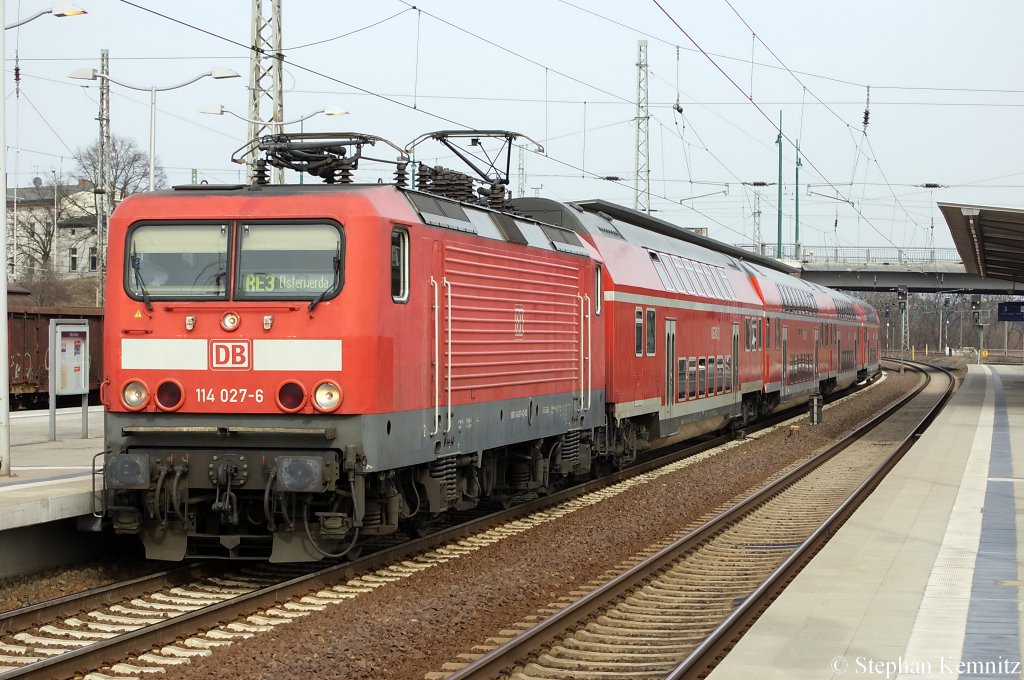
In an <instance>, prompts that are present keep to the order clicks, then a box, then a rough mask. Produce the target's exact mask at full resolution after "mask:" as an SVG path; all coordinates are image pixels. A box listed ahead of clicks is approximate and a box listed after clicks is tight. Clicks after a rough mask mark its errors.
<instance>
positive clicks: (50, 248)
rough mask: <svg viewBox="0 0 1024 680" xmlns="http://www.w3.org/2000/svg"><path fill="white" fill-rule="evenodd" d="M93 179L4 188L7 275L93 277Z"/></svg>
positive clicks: (21, 278) (96, 263)
mask: <svg viewBox="0 0 1024 680" xmlns="http://www.w3.org/2000/svg"><path fill="white" fill-rule="evenodd" d="M96 213H97V210H96V195H95V193H94V192H93V184H92V182H90V181H88V180H79V182H78V183H76V184H59V183H58V184H43V182H42V181H41V180H39V178H36V182H35V183H34V184H33V186H29V187H18V188H9V189H8V190H7V263H8V274H9V277H10V279H11V280H12V281H16V282H19V283H22V285H25V283H27V282H30V281H40V280H46V279H52V278H58V279H66V278H94V279H97V281H98V274H99V270H100V254H99V239H98V238H97V222H96Z"/></svg>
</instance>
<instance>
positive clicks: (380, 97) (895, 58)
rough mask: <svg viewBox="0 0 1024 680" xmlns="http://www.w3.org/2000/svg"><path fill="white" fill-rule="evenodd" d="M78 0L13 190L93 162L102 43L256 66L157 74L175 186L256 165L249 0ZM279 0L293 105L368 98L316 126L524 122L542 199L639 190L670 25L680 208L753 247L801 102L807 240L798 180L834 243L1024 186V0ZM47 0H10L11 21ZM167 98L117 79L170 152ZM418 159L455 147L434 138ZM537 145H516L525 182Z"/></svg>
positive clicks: (129, 129) (16, 49)
mask: <svg viewBox="0 0 1024 680" xmlns="http://www.w3.org/2000/svg"><path fill="white" fill-rule="evenodd" d="M77 4H78V5H80V6H81V7H82V8H83V9H85V10H86V11H87V12H88V14H86V15H83V16H78V17H65V18H56V17H53V16H43V17H41V18H39V19H37V20H35V21H32V22H30V23H28V24H25V25H24V26H21V27H19V28H17V29H11V30H9V31H6V32H5V46H4V53H5V65H4V95H5V105H6V108H5V110H4V111H5V120H4V122H5V134H6V149H7V157H6V159H7V162H6V168H7V173H8V177H7V184H8V186H13V185H15V184H17V185H19V186H29V185H31V183H32V178H33V177H42V178H44V179H46V180H47V181H52V177H53V176H54V173H56V175H57V176H58V177H60V178H62V179H63V180H64V181H68V182H71V181H74V180H75V179H76V178H75V177H74V165H75V163H74V161H73V159H72V155H73V153H74V151H75V150H77V149H80V148H83V147H87V146H89V145H92V144H94V143H95V142H96V138H97V135H98V129H99V128H98V123H97V120H96V119H97V115H98V96H99V90H98V86H97V83H96V82H92V81H83V80H72V79H70V78H69V77H68V75H69V74H70V73H71V72H72V71H74V70H76V69H81V68H98V67H99V56H100V51H101V50H102V49H107V50H109V53H110V75H111V77H112V78H113V79H115V80H119V81H122V82H123V83H127V84H129V85H135V86H138V87H142V88H148V87H150V86H156V87H157V88H160V87H165V86H170V85H175V84H178V83H181V82H183V81H185V80H188V79H190V78H192V77H193V76H196V75H198V74H200V73H203V72H205V71H208V70H210V69H211V68H213V67H215V66H219V67H226V68H231V69H233V70H235V71H237V72H238V73H239V74H241V77H240V78H235V79H226V80H213V79H211V78H204V79H202V80H199V81H197V82H195V83H193V84H191V85H188V86H185V87H182V88H180V89H174V90H168V91H165V92H158V93H157V96H156V102H157V115H156V136H155V146H156V158H157V163H158V164H159V165H160V166H161V167H163V168H164V171H165V172H166V174H167V177H168V180H169V182H170V183H171V184H188V183H191V182H192V177H193V172H195V175H196V177H197V178H198V179H199V180H200V181H207V182H210V183H232V182H238V181H244V168H243V166H241V165H237V164H233V163H232V162H231V160H230V159H231V155H232V153H233V152H234V151H236V150H237V149H238V148H240V147H241V146H243V145H244V144H245V142H246V137H247V134H248V125H247V123H245V122H243V121H241V120H239V119H237V118H233V117H231V116H230V115H224V116H213V115H209V114H204V113H200V109H202V108H203V107H209V106H217V105H223V106H224V107H225V108H226V109H228V110H229V111H233V112H235V113H237V114H239V115H243V116H244V115H247V101H248V100H247V87H248V83H249V77H248V73H249V69H250V61H249V50H248V48H247V45H248V44H249V42H250V35H251V31H252V16H251V12H252V8H251V3H247V2H241V1H239V0H212V1H211V0H204V1H202V2H200V1H198V0H177V1H176V2H174V3H166V2H156V1H155V0H131V1H126V0H77ZM265 4H266V5H267V6H268V7H269V0H267V2H266V3H265ZM281 4H282V29H283V30H282V32H283V40H282V42H283V46H284V50H283V51H284V54H285V59H286V64H285V68H284V79H283V80H284V89H285V93H284V112H285V113H284V117H285V120H286V121H287V120H293V119H296V118H299V117H301V116H304V115H305V114H308V113H311V112H313V111H317V110H319V109H322V108H324V107H326V106H335V107H341V108H344V109H346V110H347V111H349V115H347V116H344V117H341V118H338V117H328V116H324V115H316V116H313V117H311V118H309V119H308V120H306V121H305V122H304V123H302V129H303V130H304V131H305V132H328V131H340V130H345V131H353V132H364V133H370V134H374V135H377V136H380V137H384V138H386V139H389V140H391V141H393V142H394V143H395V144H396V145H398V146H401V147H404V146H405V145H406V144H407V143H408V142H409V141H411V140H412V139H414V138H415V137H417V136H419V135H420V134H423V133H425V132H431V131H434V130H442V129H453V128H476V129H509V130H513V131H516V132H519V133H522V134H524V135H527V136H528V137H530V138H532V139H534V140H537V141H538V142H539V143H540V144H542V145H543V146H544V153H543V154H539V153H535V152H534V151H533V150H531V151H529V152H528V153H526V154H525V165H526V177H525V181H524V182H523V187H524V189H525V192H526V193H527V194H528V195H534V194H537V195H541V196H546V197H549V198H554V199H557V200H566V201H570V200H584V199H592V198H603V199H606V200H609V201H614V202H617V203H621V204H624V205H628V206H632V205H633V202H634V177H635V155H636V122H635V118H636V115H637V112H636V99H637V71H638V69H637V66H636V64H637V49H638V41H640V40H646V41H647V60H648V70H649V73H648V98H649V104H650V119H649V144H650V151H649V159H650V161H649V165H650V191H651V198H650V207H651V209H652V211H653V212H654V214H655V215H656V216H658V217H661V218H663V219H666V220H669V221H671V222H674V223H676V224H680V225H682V226H689V227H705V228H707V229H708V233H709V235H711V236H712V237H714V238H717V239H719V240H721V241H724V242H726V243H731V244H744V243H751V242H752V240H753V239H754V235H755V229H756V227H757V225H758V224H759V227H760V232H761V235H762V241H764V242H769V243H774V242H775V240H776V238H777V229H778V217H777V215H778V205H779V203H778V186H775V185H774V183H776V182H777V181H778V177H779V155H778V149H779V147H778V145H777V144H776V138H777V136H778V134H779V132H778V128H777V126H778V124H779V119H780V116H781V119H782V131H783V135H784V138H783V140H782V148H783V166H782V177H783V200H782V213H783V218H782V223H783V241H784V242H786V243H791V242H792V241H793V240H794V238H795V234H794V231H795V229H794V227H795V223H796V222H795V211H796V203H797V198H799V223H800V232H801V234H800V236H801V241H802V243H803V244H804V248H805V249H810V250H813V249H815V248H845V247H859V248H862V249H863V248H869V247H870V248H879V247H900V248H927V247H929V246H930V245H932V244H934V246H935V247H940V248H945V247H952V240H951V238H950V236H949V232H948V229H947V227H946V225H945V222H944V220H943V219H942V216H941V214H940V213H939V212H938V209H937V208H936V207H935V204H936V203H937V202H940V201H941V202H951V203H975V204H979V205H991V206H1000V207H1024V194H1022V189H1024V155H1022V154H1021V153H1020V150H1021V149H1022V148H1024V126H1022V125H1021V124H1020V123H1019V118H1020V115H1021V113H1022V111H1024V82H1022V81H1024V75H1022V74H1024V71H1022V70H1021V69H1020V64H1021V63H1022V62H1024V42H1022V41H1020V40H1019V35H1018V34H1019V26H1021V25H1024V3H1020V2H1013V1H1010V0H1003V1H997V0H979V1H977V2H972V3H964V2H953V1H951V0H933V1H932V2H928V3H925V2H920V1H918V2H891V0H862V1H861V2H858V3H854V4H836V3H822V2H820V0H818V1H813V2H812V1H810V0H788V1H787V2H783V3H767V2H763V1H754V0H690V1H689V2H683V1H682V0H657V1H655V0H629V1H628V2H623V1H622V0H618V1H612V0H520V2H516V3H503V4H496V3H480V2H469V1H466V0H417V1H416V2H415V5H413V4H412V3H410V2H403V1H402V0H377V1H375V2H351V1H350V2H341V1H335V2H323V1H313V0H283V1H282V3H281ZM47 7H49V3H48V2H46V1H45V0H17V1H16V2H15V1H12V0H5V5H4V8H5V9H4V12H5V17H4V19H5V21H4V23H5V24H11V23H13V22H14V21H16V20H17V19H18V18H22V17H25V16H29V15H31V14H33V13H35V12H37V11H39V10H40V9H45V8H47ZM16 65H17V66H18V68H19V71H20V87H19V88H18V92H16V89H15V80H14V71H15V66H16ZM869 88H870V89H869ZM677 103H678V108H679V109H681V112H680V111H679V110H677V108H676V104H677ZM865 109H867V110H868V112H869V113H868V115H867V119H868V122H867V126H866V127H865V125H864V118H865ZM149 112H150V102H149V93H148V92H147V91H137V90H132V89H128V88H126V87H122V86H119V85H117V84H112V85H111V130H112V132H113V133H114V134H115V135H119V136H123V137H128V138H131V139H133V140H134V141H135V142H136V144H137V145H138V146H139V147H140V148H142V149H144V150H145V149H147V148H148V145H149ZM288 129H289V130H290V131H294V132H297V131H298V129H299V125H297V124H296V125H291V126H289V127H288ZM797 140H799V145H800V153H801V167H800V169H799V172H800V175H799V178H800V180H799V186H798V187H797V185H796V181H795V174H796V159H797V155H796V148H795V144H796V142H797ZM382 153H383V152H382ZM417 157H418V158H419V160H423V161H424V162H427V163H429V164H432V165H433V164H435V163H439V164H445V165H449V166H454V165H455V162H456V161H455V160H454V159H452V158H451V157H450V155H448V154H447V153H445V152H444V150H443V149H437V148H436V147H434V148H431V147H428V146H423V147H420V149H418V151H417ZM517 164H518V155H515V156H513V159H512V177H511V188H512V190H513V191H514V192H516V193H518V191H519V188H520V182H519V177H518V173H517ZM607 178H617V179H607ZM295 179H296V178H295V176H291V177H290V180H291V181H295ZM357 179H358V176H357ZM363 179H369V181H375V179H376V175H372V174H371V175H368V176H367V175H364V176H363ZM754 182H765V183H771V184H773V185H771V186H765V187H760V188H755V187H753V186H750V183H754ZM926 184H934V185H937V187H935V188H926V187H925V185H926ZM758 209H759V210H760V217H759V218H758V217H757V216H756V213H757V212H758Z"/></svg>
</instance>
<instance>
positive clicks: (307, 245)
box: [235, 224, 342, 300]
mask: <svg viewBox="0 0 1024 680" xmlns="http://www.w3.org/2000/svg"><path fill="white" fill-rule="evenodd" d="M341 267H342V240H341V231H340V230H339V229H338V228H337V227H335V226H332V225H330V224H287V225H285V224H243V225H241V226H240V227H239V231H238V276H237V278H236V281H235V297H237V298H250V299H252V298H260V299H267V298H274V299H287V300H296V299H297V300H302V299H306V300H308V299H310V298H313V299H323V298H325V297H326V294H327V293H328V292H330V291H337V290H338V289H339V288H340V287H341V280H342V269H341Z"/></svg>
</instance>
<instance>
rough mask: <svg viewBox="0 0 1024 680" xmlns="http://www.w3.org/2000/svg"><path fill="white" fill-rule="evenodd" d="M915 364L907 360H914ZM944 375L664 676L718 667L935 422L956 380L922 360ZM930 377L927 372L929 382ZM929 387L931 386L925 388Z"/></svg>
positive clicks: (674, 678)
mask: <svg viewBox="0 0 1024 680" xmlns="http://www.w3.org/2000/svg"><path fill="white" fill-rule="evenodd" d="M910 363H911V362H904V364H910ZM920 365H921V366H927V367H928V368H932V369H937V370H938V371H940V372H942V373H945V374H946V377H947V379H948V381H949V384H948V385H947V386H946V389H945V391H944V392H943V394H942V396H941V397H939V399H938V400H937V401H936V403H935V404H934V405H933V406H932V407H931V408H930V409H928V411H927V413H925V414H924V416H923V417H922V418H921V419H920V420H919V421H918V423H917V424H916V425H915V426H914V429H913V430H912V431H911V432H910V434H908V435H907V436H906V437H905V438H904V439H903V441H902V442H900V443H899V444H898V445H897V446H896V448H895V450H894V451H893V452H892V453H891V454H890V455H889V456H888V457H886V459H885V460H884V461H882V463H880V464H879V465H878V467H877V468H876V469H875V470H874V471H873V472H872V473H871V475H870V476H869V477H868V478H867V479H865V480H864V482H862V483H861V484H860V486H858V487H857V489H856V490H854V492H853V493H852V494H850V496H849V497H848V498H847V499H846V501H844V502H843V504H842V505H841V506H839V507H838V508H836V510H835V511H834V512H833V513H832V514H831V515H830V516H829V517H828V519H826V520H825V521H824V522H823V523H822V524H821V525H820V526H819V527H818V528H817V529H816V530H815V531H814V533H812V534H811V535H810V536H809V537H808V538H807V539H806V540H805V541H804V542H803V543H801V544H800V546H799V547H798V548H797V549H796V550H794V551H793V553H792V554H791V555H790V556H789V557H787V558H786V559H785V560H784V561H783V562H782V564H780V565H779V566H778V567H777V568H776V569H775V571H773V572H772V573H771V574H770V575H769V576H768V578H767V579H765V580H764V582H763V583H762V584H761V585H760V586H758V588H757V589H756V590H755V591H754V592H753V593H751V594H750V596H749V597H748V598H746V599H745V600H744V601H743V602H742V603H741V604H740V605H739V606H738V607H737V608H736V609H735V610H734V611H733V612H732V613H731V614H730V615H729V616H728V617H727V618H726V619H725V620H724V621H723V622H722V623H721V624H720V625H719V626H718V627H717V628H716V629H715V630H714V631H712V633H711V634H710V635H709V636H708V637H707V638H705V640H704V641H703V642H702V643H701V644H699V645H698V646H697V647H696V648H695V649H694V650H693V651H692V652H690V654H689V655H687V657H686V658H685V659H684V660H683V661H682V662H681V663H680V664H679V665H678V666H676V668H675V669H674V670H673V671H672V672H671V673H669V674H668V675H667V676H666V680H684V679H689V678H704V677H706V676H707V674H708V673H710V672H711V671H712V669H714V667H715V666H717V665H718V663H719V662H720V661H721V660H722V659H723V658H724V657H725V655H726V654H727V653H728V652H729V650H731V649H732V647H734V646H735V645H736V643H737V642H738V641H739V639H740V638H742V637H743V635H744V633H746V631H747V630H749V629H750V626H752V625H753V624H754V621H756V620H757V619H758V618H759V617H760V616H761V614H762V613H763V612H764V611H765V609H767V608H768V606H769V605H770V604H771V603H772V602H773V601H774V600H775V599H776V598H777V597H778V596H779V595H780V594H781V593H782V591H783V590H785V588H786V586H787V585H789V584H790V583H791V582H792V581H793V579H794V578H796V575H797V574H799V573H800V571H801V570H803V568H804V567H805V566H807V564H808V563H809V562H810V561H811V559H812V558H813V557H814V556H815V555H816V554H817V553H818V552H819V551H820V550H821V549H822V548H823V547H824V546H825V544H826V543H828V541H829V539H831V538H832V536H833V535H835V533H836V532H837V531H838V530H839V528H840V527H841V526H842V525H843V524H844V523H845V522H846V520H848V519H849V518H850V517H851V516H852V515H853V513H854V512H855V511H856V510H857V508H858V507H860V505H861V503H863V502H864V500H865V499H867V497H868V496H869V495H871V492H873V491H874V490H875V488H877V487H878V485H879V484H880V483H881V482H882V480H883V479H884V478H885V476H886V475H888V474H889V472H890V471H891V470H892V469H893V468H894V467H895V466H896V464H897V463H899V461H900V460H901V459H902V458H903V456H904V454H906V452H907V451H908V450H910V448H911V447H912V446H913V445H914V444H915V443H916V442H917V439H918V437H920V435H921V433H922V432H924V430H925V429H927V428H928V426H929V425H931V423H932V421H934V420H935V418H936V417H937V416H938V414H939V412H940V411H942V409H943V408H945V406H946V403H947V402H948V401H949V399H950V397H952V395H953V390H954V388H955V387H956V379H955V378H954V377H953V374H952V373H951V372H950V371H949V370H948V369H946V368H943V367H941V366H930V365H928V364H920ZM930 381H931V377H930V375H929V382H930ZM925 387H927V384H926V385H925V386H923V387H922V391H923V389H924V388H925Z"/></svg>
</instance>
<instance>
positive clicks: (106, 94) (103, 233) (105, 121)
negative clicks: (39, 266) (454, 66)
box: [94, 50, 115, 305]
mask: <svg viewBox="0 0 1024 680" xmlns="http://www.w3.org/2000/svg"><path fill="white" fill-rule="evenodd" d="M100 73H101V74H102V75H103V77H102V78H100V79H99V81H100V116H99V119H100V136H99V148H97V149H96V165H97V166H99V167H97V168H96V186H95V187H94V189H95V196H96V260H97V262H96V269H97V271H98V272H99V283H98V285H97V287H96V304H97V305H102V304H103V299H104V292H105V288H104V286H105V285H106V274H107V218H108V215H110V212H111V211H110V209H111V207H112V206H113V204H114V200H115V196H114V186H113V177H112V175H113V173H110V172H109V168H110V53H109V52H108V51H107V50H101V51H100Z"/></svg>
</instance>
